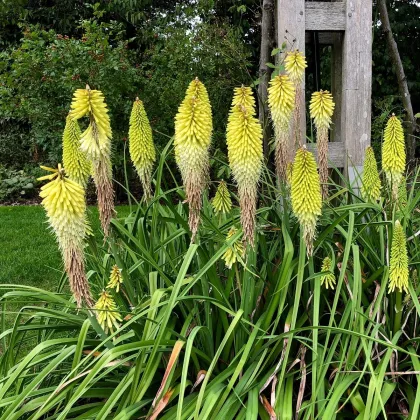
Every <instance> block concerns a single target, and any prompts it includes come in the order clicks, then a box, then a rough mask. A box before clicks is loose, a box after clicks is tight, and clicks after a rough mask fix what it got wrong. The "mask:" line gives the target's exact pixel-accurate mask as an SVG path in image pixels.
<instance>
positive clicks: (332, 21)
mask: <svg viewBox="0 0 420 420" xmlns="http://www.w3.org/2000/svg"><path fill="white" fill-rule="evenodd" d="M291 3H293V1H292V2H291ZM305 17H306V19H305V29H306V30H307V31H344V30H345V29H346V3H345V2H336V3H327V2H321V1H310V2H306V3H305Z"/></svg>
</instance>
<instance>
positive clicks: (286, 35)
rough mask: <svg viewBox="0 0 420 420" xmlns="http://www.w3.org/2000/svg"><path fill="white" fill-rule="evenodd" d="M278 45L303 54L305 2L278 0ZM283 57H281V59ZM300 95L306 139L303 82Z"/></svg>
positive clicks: (291, 149)
mask: <svg viewBox="0 0 420 420" xmlns="http://www.w3.org/2000/svg"><path fill="white" fill-rule="evenodd" d="M277 21H278V31H277V36H278V45H282V44H283V43H284V42H285V43H286V51H285V53H287V51H291V50H296V49H298V50H300V51H302V52H303V54H305V0H293V1H291V0H278V1H277ZM283 58H284V57H281V59H283ZM299 93H300V99H301V100H300V124H299V126H300V127H299V128H300V137H301V139H302V141H305V138H306V115H305V109H306V108H305V81H303V82H302V84H301V86H300V87H299ZM294 143H295V142H294V139H291V141H290V144H289V148H288V150H289V156H288V157H289V160H293V157H294V152H295V144H294Z"/></svg>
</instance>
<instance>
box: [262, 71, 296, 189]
mask: <svg viewBox="0 0 420 420" xmlns="http://www.w3.org/2000/svg"><path fill="white" fill-rule="evenodd" d="M295 92H296V91H295V87H294V85H293V82H292V81H291V80H290V79H289V76H287V75H283V76H276V77H274V78H273V79H272V80H271V81H270V87H269V88H268V105H269V107H270V112H271V119H272V121H273V126H274V134H275V138H276V153H275V162H276V173H277V177H278V178H279V179H280V180H282V181H285V180H286V167H287V163H288V162H287V160H288V159H287V154H288V148H289V147H290V145H289V136H290V125H291V118H292V115H293V109H294V105H295Z"/></svg>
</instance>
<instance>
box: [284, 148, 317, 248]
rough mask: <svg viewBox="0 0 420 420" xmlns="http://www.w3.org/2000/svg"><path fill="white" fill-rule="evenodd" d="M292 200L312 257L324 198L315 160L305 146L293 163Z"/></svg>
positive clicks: (299, 150) (297, 153) (294, 211)
mask: <svg viewBox="0 0 420 420" xmlns="http://www.w3.org/2000/svg"><path fill="white" fill-rule="evenodd" d="M291 200H292V209H293V213H294V215H295V216H296V217H297V219H298V220H299V223H300V226H301V229H302V234H303V238H304V240H305V243H306V251H307V254H308V256H311V255H312V253H313V241H314V238H315V232H316V224H317V220H318V217H319V216H320V215H321V208H322V197H321V185H320V181H319V175H318V171H317V167H316V162H315V158H314V156H313V154H312V153H311V152H309V151H308V150H307V149H306V147H305V146H302V147H301V148H300V149H298V151H297V152H296V157H295V161H294V163H293V174H292V185H291Z"/></svg>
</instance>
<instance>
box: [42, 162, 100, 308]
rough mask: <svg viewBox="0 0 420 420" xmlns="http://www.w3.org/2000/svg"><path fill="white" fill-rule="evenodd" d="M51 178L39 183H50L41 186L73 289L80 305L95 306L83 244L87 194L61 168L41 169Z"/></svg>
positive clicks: (46, 177)
mask: <svg viewBox="0 0 420 420" xmlns="http://www.w3.org/2000/svg"><path fill="white" fill-rule="evenodd" d="M41 168H42V169H45V170H47V171H49V172H52V174H51V175H46V176H43V177H41V178H39V180H49V181H50V182H48V183H47V184H45V185H44V186H42V187H41V192H40V196H41V198H42V199H43V200H42V205H43V206H44V208H45V210H46V212H47V216H48V221H49V223H50V225H51V227H52V229H53V231H54V233H55V234H56V236H57V241H58V244H59V247H60V250H61V254H62V257H63V261H64V267H65V269H66V272H67V274H68V276H69V281H70V288H71V291H72V293H73V295H74V297H75V299H76V302H77V304H78V306H81V304H82V301H85V302H86V303H87V304H89V305H90V304H91V303H92V298H91V294H90V289H89V284H88V281H87V278H86V274H85V269H84V255H83V242H84V238H85V230H86V228H85V211H86V204H85V192H84V189H83V187H82V186H81V185H80V184H78V183H77V182H74V181H72V180H70V179H69V178H67V177H66V176H65V173H64V170H63V169H62V167H61V165H58V169H53V168H47V167H44V166H41Z"/></svg>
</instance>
